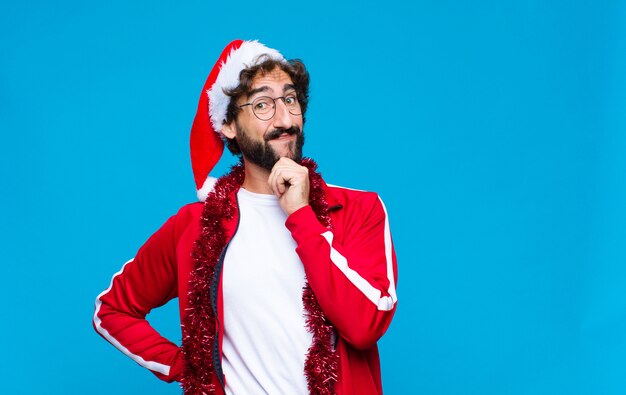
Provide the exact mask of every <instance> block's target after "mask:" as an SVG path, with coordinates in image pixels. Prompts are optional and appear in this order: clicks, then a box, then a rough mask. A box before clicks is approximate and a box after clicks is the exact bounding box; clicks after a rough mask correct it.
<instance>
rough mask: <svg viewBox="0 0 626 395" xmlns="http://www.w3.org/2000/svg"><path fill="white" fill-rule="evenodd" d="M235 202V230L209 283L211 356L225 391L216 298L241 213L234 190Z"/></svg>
mask: <svg viewBox="0 0 626 395" xmlns="http://www.w3.org/2000/svg"><path fill="white" fill-rule="evenodd" d="M235 203H236V205H237V226H236V227H235V231H234V232H233V235H232V236H231V238H230V240H228V243H226V245H225V246H224V249H223V250H222V253H221V254H220V258H219V260H218V261H217V265H216V266H215V272H213V279H212V281H211V282H212V284H211V289H210V293H211V308H212V309H213V314H214V316H215V322H216V323H217V327H216V328H215V341H214V342H213V350H212V354H213V355H212V356H213V369H214V370H215V374H216V375H217V378H218V380H219V382H220V385H221V387H222V392H224V393H225V392H226V388H225V387H226V386H225V383H224V371H223V370H222V356H221V355H220V348H219V342H220V338H219V335H220V325H221V322H220V319H219V314H218V311H217V302H218V301H217V299H218V297H219V282H220V278H221V275H222V268H223V267H224V258H225V257H226V251H227V250H228V247H229V246H230V242H231V241H232V240H233V238H234V237H235V235H236V234H237V230H239V223H240V222H241V213H240V210H239V198H238V197H237V193H236V192H235Z"/></svg>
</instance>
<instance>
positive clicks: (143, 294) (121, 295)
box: [93, 216, 183, 382]
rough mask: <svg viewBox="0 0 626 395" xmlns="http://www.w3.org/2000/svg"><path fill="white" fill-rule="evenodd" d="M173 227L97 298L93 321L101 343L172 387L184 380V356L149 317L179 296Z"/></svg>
mask: <svg viewBox="0 0 626 395" xmlns="http://www.w3.org/2000/svg"><path fill="white" fill-rule="evenodd" d="M175 222H176V217H175V216H174V217H172V218H170V219H169V220H168V221H167V222H166V223H165V224H164V225H163V226H162V227H161V228H160V229H159V230H158V231H157V232H156V233H155V234H153V235H152V236H151V237H150V239H148V241H147V242H146V243H145V244H144V245H143V246H142V247H141V248H140V250H139V251H138V253H137V255H136V256H135V258H134V259H131V260H130V261H128V262H126V264H125V265H124V267H122V269H121V270H120V271H119V272H118V273H116V274H115V275H114V276H113V279H112V280H111V285H110V286H109V288H108V289H106V290H105V291H104V292H102V293H101V294H100V295H98V297H97V298H96V306H95V313H94V316H93V325H94V328H95V329H96V331H97V332H98V333H99V334H100V335H101V336H102V337H104V338H105V339H106V340H107V341H108V342H110V343H111V344H112V345H113V346H115V347H116V348H117V349H119V350H120V351H121V352H123V353H124V354H126V355H127V356H128V357H130V358H131V359H132V360H134V361H135V362H137V363H138V364H139V365H141V366H143V367H145V368H147V369H149V370H150V371H152V373H154V374H155V375H156V376H157V377H159V378H160V379H162V380H165V381H168V382H172V381H178V380H179V379H180V376H181V373H182V364H183V358H182V352H181V350H180V347H179V346H177V345H176V344H174V343H172V342H171V341H169V340H167V339H166V338H164V337H163V336H161V335H160V334H159V333H158V332H157V331H156V330H155V329H154V328H153V327H152V326H151V325H150V323H149V322H148V321H147V320H146V315H147V314H148V313H149V312H150V310H152V309H153V308H155V307H159V306H162V305H164V304H165V303H167V302H168V301H169V300H171V299H172V298H174V297H176V295H177V280H176V278H177V277H176V276H177V272H176V260H175V246H176V238H175Z"/></svg>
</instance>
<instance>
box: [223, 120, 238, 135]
mask: <svg viewBox="0 0 626 395" xmlns="http://www.w3.org/2000/svg"><path fill="white" fill-rule="evenodd" d="M236 129H237V128H236V127H235V121H231V122H230V123H225V124H224V125H222V134H223V135H224V136H225V137H226V138H229V139H234V138H235V136H236V135H237V133H236Z"/></svg>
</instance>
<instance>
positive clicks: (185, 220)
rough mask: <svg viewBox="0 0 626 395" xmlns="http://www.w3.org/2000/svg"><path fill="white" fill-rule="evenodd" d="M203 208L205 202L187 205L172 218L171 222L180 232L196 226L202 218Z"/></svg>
mask: <svg viewBox="0 0 626 395" xmlns="http://www.w3.org/2000/svg"><path fill="white" fill-rule="evenodd" d="M203 207H204V202H194V203H189V204H186V205H184V206H182V207H181V208H180V209H179V210H178V212H177V213H176V214H174V215H173V216H172V217H171V218H170V221H172V222H173V224H174V227H175V228H177V229H180V230H184V229H186V228H187V227H189V226H190V225H196V224H198V222H199V220H200V217H201V216H202V208H203Z"/></svg>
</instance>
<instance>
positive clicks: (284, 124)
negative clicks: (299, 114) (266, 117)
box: [272, 99, 293, 129]
mask: <svg viewBox="0 0 626 395" xmlns="http://www.w3.org/2000/svg"><path fill="white" fill-rule="evenodd" d="M283 100H284V99H277V100H276V101H275V103H276V104H275V106H276V113H275V114H274V118H272V120H273V126H274V127H275V128H277V129H278V128H282V129H289V128H291V127H292V126H293V119H292V118H291V114H290V113H289V110H287V106H286V105H285V102H284V101H283Z"/></svg>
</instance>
